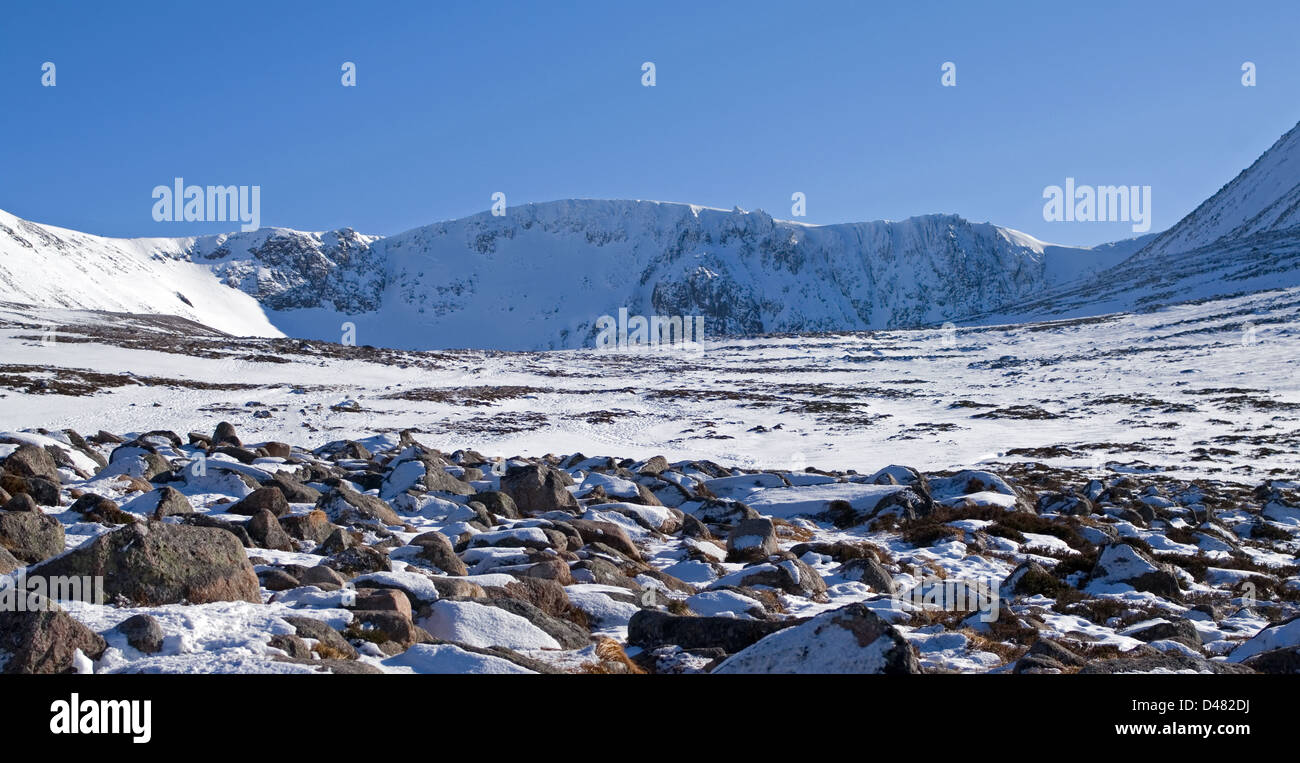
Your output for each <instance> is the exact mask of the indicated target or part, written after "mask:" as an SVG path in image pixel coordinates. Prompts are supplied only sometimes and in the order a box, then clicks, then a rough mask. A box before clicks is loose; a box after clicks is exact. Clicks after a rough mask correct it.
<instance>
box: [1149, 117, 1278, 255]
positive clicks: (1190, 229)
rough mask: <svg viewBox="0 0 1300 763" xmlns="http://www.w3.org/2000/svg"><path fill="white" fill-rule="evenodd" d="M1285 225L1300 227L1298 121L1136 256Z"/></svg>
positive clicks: (1233, 238)
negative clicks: (1252, 162)
mask: <svg viewBox="0 0 1300 763" xmlns="http://www.w3.org/2000/svg"><path fill="white" fill-rule="evenodd" d="M1285 230H1294V231H1297V232H1300V124H1297V125H1296V126H1295V127H1293V128H1291V129H1290V130H1289V131H1288V132H1287V133H1286V134H1285V135H1283V136H1282V137H1280V138H1278V139H1277V142H1276V143H1274V144H1273V146H1272V147H1271V148H1269V150H1268V151H1265V152H1264V153H1263V155H1261V156H1260V157H1259V158H1258V159H1256V160H1255V163H1254V164H1252V165H1250V166H1249V167H1247V168H1246V169H1244V170H1242V171H1241V173H1240V174H1238V175H1237V177H1235V178H1233V179H1232V182H1230V183H1228V184H1227V185H1225V186H1224V187H1223V188H1220V189H1219V191H1218V193H1216V194H1214V195H1213V196H1211V197H1210V198H1209V199H1207V200H1206V201H1205V202H1203V203H1202V204H1201V205H1200V206H1199V207H1197V208H1196V209H1195V210H1193V211H1192V213H1191V214H1189V215H1187V216H1186V217H1184V218H1183V219H1182V220H1180V221H1179V222H1178V224H1177V225H1175V226H1174V227H1172V228H1170V229H1169V230H1167V231H1165V232H1164V233H1162V234H1160V235H1159V236H1157V237H1156V238H1155V240H1154V241H1152V242H1151V243H1150V244H1149V245H1148V246H1147V247H1145V248H1144V249H1143V250H1142V251H1141V252H1139V253H1138V255H1139V256H1141V257H1151V258H1155V257H1159V256H1161V255H1169V254H1177V253H1178V252H1189V251H1192V250H1195V249H1201V248H1203V247H1207V246H1211V245H1213V244H1216V243H1226V242H1230V241H1240V240H1242V239H1245V238H1248V237H1250V236H1254V235H1257V234H1260V233H1277V232H1280V231H1285Z"/></svg>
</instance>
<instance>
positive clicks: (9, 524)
mask: <svg viewBox="0 0 1300 763" xmlns="http://www.w3.org/2000/svg"><path fill="white" fill-rule="evenodd" d="M63 545H64V543H63V525H62V524H61V523H60V522H59V520H57V519H55V518H54V517H51V516H49V515H48V514H46V513H45V512H43V511H0V547H3V548H4V549H5V550H7V551H8V552H9V553H10V554H12V555H13V556H14V557H15V558H16V559H18V560H20V561H22V562H25V563H27V564H33V563H35V562H40V561H44V560H46V559H49V558H50V557H52V556H54V555H55V554H60V553H63Z"/></svg>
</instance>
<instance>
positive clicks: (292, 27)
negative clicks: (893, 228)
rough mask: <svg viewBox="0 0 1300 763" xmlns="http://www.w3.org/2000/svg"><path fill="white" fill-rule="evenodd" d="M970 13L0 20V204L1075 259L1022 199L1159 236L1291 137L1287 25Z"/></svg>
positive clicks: (1083, 233) (854, 10) (1277, 11)
mask: <svg viewBox="0 0 1300 763" xmlns="http://www.w3.org/2000/svg"><path fill="white" fill-rule="evenodd" d="M987 5H992V6H993V7H985V6H986V4H981V3H970V2H951V3H947V2H936V3H892V2H891V3H876V2H816V1H815V0H812V1H810V2H800V3H794V2H780V3H775V2H772V3H769V2H757V1H753V0H751V2H698V1H697V2H672V1H670V0H656V1H655V2H650V3H633V2H623V1H622V0H603V1H602V2H532V3H515V2H492V3H455V4H453V3H445V2H418V3H364V2H347V3H329V2H310V3H308V2H301V3H299V2H265V1H264V2H251V3H242V2H227V3H220V4H211V3H205V4H198V3H162V2H159V3H154V2H137V1H133V2H130V3H121V4H109V3H62V2H42V3H22V4H18V3H9V4H8V5H7V6H6V7H5V8H4V12H3V15H4V19H3V23H2V24H0V104H3V106H2V107H0V108H2V109H3V112H2V113H0V208H3V209H5V210H7V211H9V212H12V213H14V214H16V215H19V216H21V217H25V218H28V219H33V220H37V221H40V222H46V223H51V224H55V225H60V226H64V227H70V228H75V229H80V230H85V231H88V232H93V233H100V234H105V235H118V236H146V235H147V236H180V235H190V234H194V233H210V232H217V231H222V230H229V229H232V228H233V227H235V226H232V225H230V224H228V223H165V222H164V223H159V222H155V221H154V220H153V219H152V217H151V210H152V205H153V200H152V198H151V195H150V194H151V192H152V189H153V188H154V186H157V185H160V184H170V183H171V181H172V178H174V177H176V176H178V175H179V176H182V177H184V178H185V179H186V181H187V182H192V183H197V184H201V185H208V184H222V185H227V184H235V185H260V186H261V188H262V191H261V204H262V215H261V219H262V224H263V225H281V226H287V227H293V228H299V229H306V230H322V229H328V228H334V227H340V226H351V227H354V228H356V229H358V230H361V231H363V232H367V233H380V234H392V233H397V232H399V231H402V230H406V229H409V228H412V227H416V226H419V225H423V224H427V223H430V222H433V221H437V220H444V219H450V218H454V217H460V216H463V215H466V214H472V213H475V212H479V211H483V210H485V209H488V208H489V207H490V206H491V196H492V194H493V193H494V192H496V191H501V192H504V193H505V194H506V195H507V199H508V202H509V203H510V204H511V205H515V204H521V203H525V202H528V201H546V200H551V199H558V198H570V197H586V198H643V199H659V200H668V201H689V202H693V203H699V204H705V205H709V206H717V207H724V208H730V207H733V206H740V207H743V208H745V209H756V208H762V209H765V210H767V211H768V212H770V213H771V214H772V215H773V216H775V217H778V218H788V217H789V216H790V206H791V202H790V196H791V194H792V193H794V192H795V191H801V192H803V193H805V194H806V196H807V217H806V221H807V222H811V223H834V222H846V221H855V220H874V219H902V218H905V217H909V216H912V215H917V214H926V213H931V212H952V213H957V214H961V215H963V216H964V217H967V218H969V219H972V220H975V221H985V220H987V221H991V222H994V223H997V224H1000V225H1007V226H1010V227H1013V228H1018V229H1021V230H1024V231H1026V232H1028V233H1030V234H1032V235H1035V236H1037V237H1039V238H1042V239H1045V240H1049V241H1054V242H1059V243H1069V244H1096V243H1101V242H1104V241H1110V240H1115V239H1119V238H1126V237H1129V236H1132V235H1135V234H1134V233H1133V232H1132V231H1131V229H1130V226H1129V225H1128V224H1127V223H1098V222H1094V223H1066V222H1045V221H1044V220H1043V214H1042V209H1043V203H1044V202H1043V199H1042V193H1043V189H1044V187H1046V186H1049V185H1059V184H1062V183H1063V182H1064V180H1065V178H1066V177H1074V178H1075V179H1076V180H1077V182H1078V183H1080V184H1093V185H1111V184H1114V185H1121V184H1122V185H1150V186H1151V187H1152V206H1153V227H1152V230H1158V229H1163V228H1166V227H1168V226H1170V225H1172V224H1173V223H1175V222H1177V220H1178V219H1179V218H1180V217H1182V216H1183V215H1184V214H1186V213H1187V212H1189V211H1191V209H1193V208H1194V207H1195V205H1196V204H1197V203H1199V202H1200V201H1201V200H1203V199H1204V198H1205V197H1207V196H1209V195H1210V194H1212V193H1214V192H1215V191H1216V190H1218V189H1219V188H1220V187H1221V186H1222V185H1223V184H1224V183H1226V182H1227V181H1229V180H1230V179H1231V178H1232V177H1233V176H1234V175H1235V174H1236V173H1237V172H1239V171H1240V170H1241V169H1243V168H1245V167H1246V166H1248V165H1249V164H1250V163H1251V162H1252V161H1254V159H1255V158H1256V157H1257V156H1258V155H1259V154H1260V153H1262V152H1263V151H1264V150H1265V149H1267V148H1268V147H1269V146H1270V145H1271V144H1272V143H1273V141H1274V140H1276V139H1277V138H1278V137H1279V136H1280V135H1281V134H1282V133H1283V132H1285V131H1286V130H1288V129H1290V128H1291V127H1292V126H1293V125H1294V124H1295V123H1296V122H1297V120H1300V45H1297V43H1296V30H1297V29H1300V4H1296V3H1294V2H1290V3H1284V2H1277V3H1272V2H1251V3H1247V4H1234V3H1224V2H1222V1H1221V0H1220V1H1218V2H1203V3H1201V2H1187V3H1154V2H1152V3H1123V2H1115V3H1109V2H1090V3H1084V4H1077V6H1078V7H1065V6H1064V4H1057V3H1052V4H1046V3H1041V2H1023V3H1020V2H1005V3H997V4H995V5H993V4H987ZM45 61H52V62H54V63H55V64H56V66H57V86H56V87H53V88H45V87H41V85H40V78H41V65H42V63H43V62H45ZM344 61H353V62H355V63H356V65H357V87H355V88H344V87H342V86H341V84H340V75H341V72H340V67H341V65H342V63H343V62H344ZM644 61H653V62H655V65H656V69H657V84H656V86H655V87H653V88H646V87H642V85H641V64H642V62H644ZM945 61H952V62H954V63H955V64H956V65H957V86H956V87H954V88H945V87H942V86H941V85H940V75H941V71H940V66H941V64H943V62H945ZM1244 61H1252V62H1254V63H1255V64H1256V66H1257V78H1258V84H1257V86H1256V87H1252V88H1248V87H1243V86H1242V84H1241V65H1242V63H1243V62H1244Z"/></svg>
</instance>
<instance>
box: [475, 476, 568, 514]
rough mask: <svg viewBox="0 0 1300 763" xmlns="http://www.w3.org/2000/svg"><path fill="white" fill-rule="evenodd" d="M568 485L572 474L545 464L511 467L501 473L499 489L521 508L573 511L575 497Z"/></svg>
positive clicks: (536, 512) (527, 509)
mask: <svg viewBox="0 0 1300 763" xmlns="http://www.w3.org/2000/svg"><path fill="white" fill-rule="evenodd" d="M571 485H573V478H572V477H570V476H569V475H568V474H567V473H565V472H563V471H561V470H559V469H556V468H555V467H553V466H547V465H545V464H530V465H528V466H525V467H521V468H518V469H512V470H511V471H510V472H508V473H507V474H505V475H504V476H502V477H501V492H503V493H505V494H507V495H509V496H510V497H511V498H512V499H514V502H515V504H516V505H517V506H518V507H519V509H520V510H521V511H524V512H528V513H534V514H540V513H544V512H547V511H577V510H578V508H579V507H578V499H576V498H574V497H573V494H572V493H570V492H569V491H568V489H567V488H568V487H569V486H571ZM489 510H491V509H490V508H489Z"/></svg>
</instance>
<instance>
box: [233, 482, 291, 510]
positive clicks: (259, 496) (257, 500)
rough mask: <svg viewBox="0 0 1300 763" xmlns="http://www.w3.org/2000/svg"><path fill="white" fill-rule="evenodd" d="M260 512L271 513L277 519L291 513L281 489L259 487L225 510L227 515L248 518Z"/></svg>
mask: <svg viewBox="0 0 1300 763" xmlns="http://www.w3.org/2000/svg"><path fill="white" fill-rule="evenodd" d="M260 511H269V512H270V513H271V514H272V515H273V516H275V517H282V516H284V515H285V514H288V513H289V502H288V501H287V500H286V499H285V497H284V493H283V492H281V490H280V489H279V488H274V487H259V488H258V489H256V490H254V491H253V492H251V493H249V494H248V495H246V496H244V497H243V498H242V499H240V500H239V501H237V502H235V503H234V504H233V505H231V506H228V507H226V509H225V513H227V514H240V515H242V516H246V517H251V516H255V515H256V514H257V513H258V512H260Z"/></svg>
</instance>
